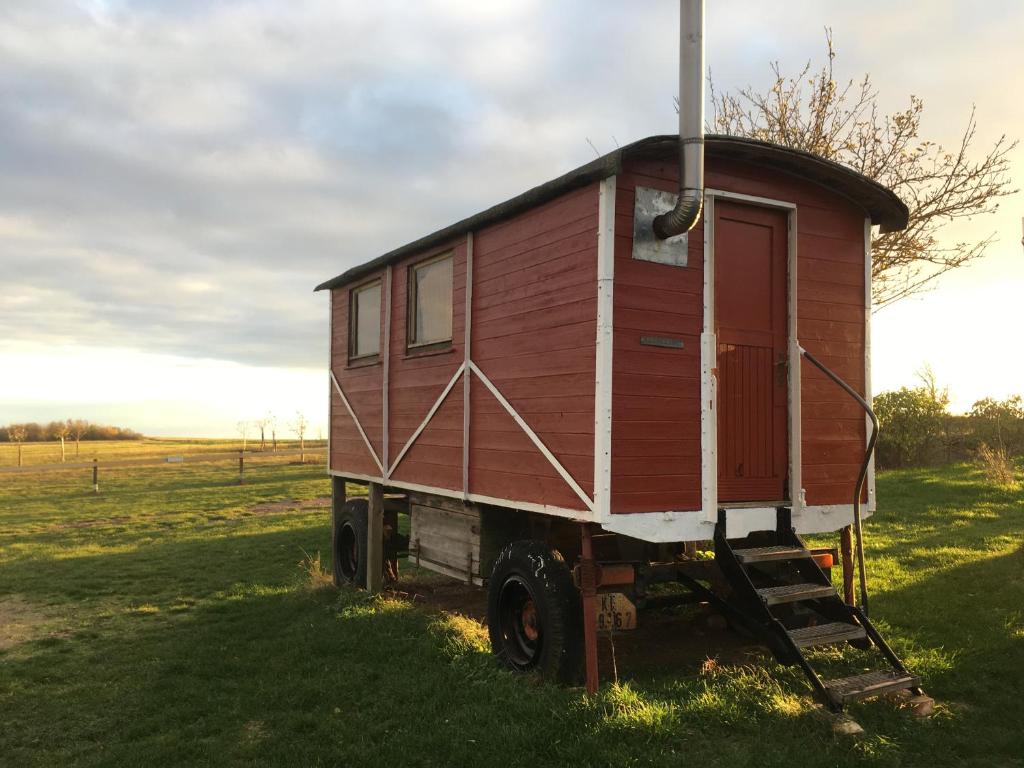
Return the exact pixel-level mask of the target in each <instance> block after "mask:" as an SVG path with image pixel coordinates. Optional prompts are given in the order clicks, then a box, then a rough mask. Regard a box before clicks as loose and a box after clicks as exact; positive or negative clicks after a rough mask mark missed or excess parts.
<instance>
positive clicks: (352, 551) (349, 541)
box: [338, 523, 359, 581]
mask: <svg viewBox="0 0 1024 768" xmlns="http://www.w3.org/2000/svg"><path fill="white" fill-rule="evenodd" d="M338 566H339V568H340V569H341V574H342V576H344V577H345V578H346V579H348V580H349V581H352V580H353V579H355V577H356V571H357V570H358V569H359V546H358V543H357V541H356V531H355V528H353V527H352V525H351V524H350V523H345V524H344V525H342V526H341V533H340V535H339V536H338Z"/></svg>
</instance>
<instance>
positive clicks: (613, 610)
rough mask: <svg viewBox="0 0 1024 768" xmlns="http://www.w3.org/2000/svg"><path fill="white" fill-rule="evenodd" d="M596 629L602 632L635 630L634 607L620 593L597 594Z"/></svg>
mask: <svg viewBox="0 0 1024 768" xmlns="http://www.w3.org/2000/svg"><path fill="white" fill-rule="evenodd" d="M597 628H598V630H599V631H602V632H610V631H615V632H621V631H623V630H627V629H636V606H635V605H633V602H632V601H631V600H630V599H629V598H628V597H626V596H625V595H624V594H622V593H621V592H605V593H603V594H599V595H598V596H597Z"/></svg>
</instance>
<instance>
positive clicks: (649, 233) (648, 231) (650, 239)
mask: <svg viewBox="0 0 1024 768" xmlns="http://www.w3.org/2000/svg"><path fill="white" fill-rule="evenodd" d="M676 198H677V195H674V194H672V193H671V192H662V191H661V190H660V189H651V188H650V187H637V188H636V204H635V205H634V206H633V258H634V259H638V260H640V261H654V262H657V263H658V264H671V265H673V266H677V267H685V266H686V246H687V233H685V232H684V233H683V234H681V235H676V236H675V237H670V238H667V239H665V240H662V239H660V238H658V237H656V236H655V234H654V219H655V217H656V216H659V215H660V214H662V213H665V212H666V211H671V210H672V209H673V208H674V207H675V204H676Z"/></svg>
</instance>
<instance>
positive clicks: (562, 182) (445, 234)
mask: <svg viewBox="0 0 1024 768" xmlns="http://www.w3.org/2000/svg"><path fill="white" fill-rule="evenodd" d="M677 143H678V137H677V136H671V135H669V136H650V137H648V138H646V139H640V140H639V141H635V142H633V143H632V144H627V145H626V146H624V147H620V148H619V149H616V150H615V151H613V152H609V153H608V154H607V155H603V156H601V157H599V158H597V159H596V160H593V161H591V162H589V163H587V164H586V165H583V166H580V167H579V168H576V169H574V170H572V171H569V173H566V174H564V175H563V176H559V177H558V178H556V179H552V180H551V181H548V182H546V183H544V184H541V185H540V186H537V187H533V188H532V189H529V190H527V191H526V192H523V193H522V194H520V195H517V196H515V197H513V198H511V199H509V200H506V201H505V202H503V203H498V204H497V205H495V206H492V207H490V208H488V209H487V210H485V211H481V212H480V213H477V214H475V215H473V216H470V217H468V218H465V219H462V220H461V221H457V222H455V223H454V224H451V225H449V226H447V227H445V228H444V229H439V230H437V231H436V232H433V233H431V234H429V235H426V236H425V237H421V238H420V239H419V240H415V241H413V242H411V243H407V244H406V245H403V246H401V247H399V248H395V249H394V250H391V251H388V252H387V253H385V254H383V255H381V256H378V257H377V258H375V259H373V260H372V261H368V262H365V263H363V264H359V265H358V266H355V267H352V268H351V269H348V270H346V271H345V272H342V273H341V274H340V275H338V276H337V277H333V278H331V279H330V280H327V281H325V282H323V283H320V285H318V286H317V287H316V288H315V289H314V290H315V291H321V290H325V289H328V288H335V287H337V286H339V285H344V284H346V283H350V282H352V281H354V280H358V279H359V278H361V277H363V276H365V275H368V274H370V273H372V272H374V271H376V270H377V269H379V268H380V267H383V266H386V265H387V264H390V263H392V262H395V261H398V260H399V259H401V258H402V257H404V256H408V255H409V254H411V253H416V252H418V251H423V250H427V249H429V248H432V247H435V246H438V245H441V244H443V243H445V242H447V241H449V240H452V239H453V238H455V237H458V236H459V235H462V234H465V233H466V232H472V231H474V230H476V229H480V228H482V227H485V226H487V225H489V224H493V223H495V222H497V221H500V220H502V219H507V218H510V217H512V216H515V215H516V214H518V213H521V212H523V211H524V210H527V209H529V208H533V207H534V206H537V205H540V204H542V203H545V202H547V201H549V200H552V199H554V198H555V197H558V196H559V195H561V194H564V193H565V192H569V191H571V190H573V189H577V188H579V187H583V186H586V185H587V184H590V183H592V182H595V181H600V180H602V179H606V178H608V177H609V176H614V175H616V174H618V173H621V171H622V164H623V159H624V157H626V156H629V157H634V156H637V157H639V156H643V155H646V154H656V153H658V152H659V151H663V150H665V149H671V148H673V147H674V146H675V145H676V144H677ZM706 147H707V151H708V154H709V155H712V156H714V155H719V156H723V157H733V158H735V159H739V160H747V161H751V162H759V163H761V164H763V165H765V166H767V167H770V168H774V169H777V170H782V171H787V172H789V173H792V174H795V175H798V176H801V177H804V178H807V179H809V180H810V181H814V182H817V183H819V184H821V185H823V186H827V187H829V188H830V189H833V191H835V192H838V193H839V194H841V195H843V196H844V197H846V198H847V199H849V200H850V201H851V202H853V203H855V204H857V205H859V206H861V207H862V208H864V210H865V211H866V212H867V213H868V214H869V215H870V216H871V221H872V222H873V223H875V224H879V225H881V227H882V229H883V231H894V230H900V229H904V228H905V227H906V226H907V218H908V215H909V214H908V211H907V207H906V205H904V203H903V201H902V200H900V199H899V197H897V196H896V194H895V193H894V192H892V190H890V189H888V188H886V187H884V186H882V185H881V184H878V183H877V182H875V181H872V180H871V179H869V178H867V177H866V176H863V175H861V174H859V173H857V172H856V171H854V170H853V169H851V168H847V167H846V166H844V165H840V164H839V163H836V162H833V161H831V160H826V159H824V158H822V157H818V156H817V155H813V154H811V153H809V152H804V151H802V150H797V149H791V148H789V147H782V146H779V145H777V144H769V143H768V142H763V141H757V140H755V139H746V138H742V137H738V136H717V135H708V136H707V137H706Z"/></svg>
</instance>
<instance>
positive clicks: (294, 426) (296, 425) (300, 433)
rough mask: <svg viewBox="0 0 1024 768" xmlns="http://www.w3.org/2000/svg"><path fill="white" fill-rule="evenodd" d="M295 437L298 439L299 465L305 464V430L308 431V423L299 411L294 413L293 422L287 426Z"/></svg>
mask: <svg viewBox="0 0 1024 768" xmlns="http://www.w3.org/2000/svg"><path fill="white" fill-rule="evenodd" d="M288 426H289V427H290V428H291V430H292V432H294V433H295V436H296V437H297V438H299V463H300V464H305V463H306V430H307V429H309V422H308V421H307V420H306V417H305V416H304V415H303V414H302V412H301V411H296V412H295V421H293V422H292V423H291V424H289V425H288Z"/></svg>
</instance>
